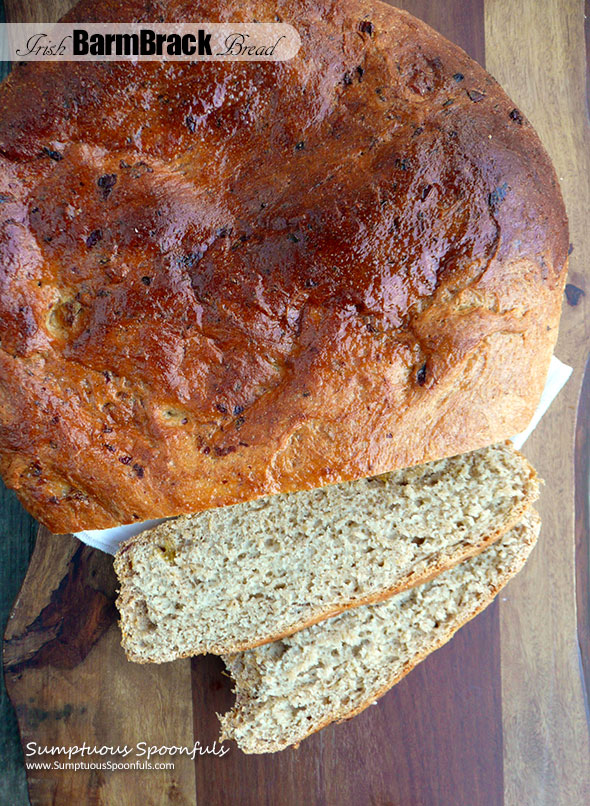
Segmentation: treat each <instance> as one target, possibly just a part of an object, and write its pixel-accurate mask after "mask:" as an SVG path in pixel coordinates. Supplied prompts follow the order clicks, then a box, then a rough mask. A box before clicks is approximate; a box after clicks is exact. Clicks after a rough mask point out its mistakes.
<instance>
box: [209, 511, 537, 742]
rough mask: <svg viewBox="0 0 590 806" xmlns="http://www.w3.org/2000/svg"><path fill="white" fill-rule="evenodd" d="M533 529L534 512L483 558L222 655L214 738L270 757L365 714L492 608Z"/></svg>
mask: <svg viewBox="0 0 590 806" xmlns="http://www.w3.org/2000/svg"><path fill="white" fill-rule="evenodd" d="M539 527H540V520H539V517H538V515H537V514H536V513H535V512H534V511H533V510H531V511H530V512H529V513H527V515H525V517H524V519H523V521H522V523H521V524H519V525H518V526H516V527H515V528H514V529H513V530H512V531H510V532H508V533H507V534H506V535H505V536H504V537H503V538H501V539H500V540H499V541H497V542H496V543H494V544H493V545H492V546H490V547H489V548H487V549H486V550H485V551H484V552H482V553H481V554H479V555H477V556H476V557H472V558H470V559H468V560H465V562H462V563H461V564H460V565H457V566H455V567H454V568H452V569H450V570H448V571H445V572H444V573H442V574H441V575H440V576H438V577H436V578H435V579H434V580H431V581H430V582H427V583H425V584H424V585H420V586H418V587H415V588H412V589H411V590H408V591H405V592H404V593H401V594H399V595H397V596H394V597H392V598H391V599H389V600H388V601H387V602H381V603H379V604H375V605H369V606H367V607H359V608H356V609H355V610H350V611H348V612H346V613H342V614H340V615H339V616H337V617H336V618H333V619H330V620H328V621H325V622H323V623H322V624H316V625H314V626H313V627H309V628H308V629H306V630H302V631H301V632H298V633H297V634H295V635H293V636H291V637H290V638H286V639H284V640H282V641H276V642H274V643H272V644H268V645H267V646H264V647H259V648H257V649H251V650H248V651H246V652H242V653H239V654H237V655H231V656H229V657H224V661H225V663H226V666H227V668H228V670H229V672H230V673H231V675H232V677H233V678H234V680H235V682H236V691H237V699H236V704H235V706H234V708H233V709H232V710H231V711H229V712H228V713H227V714H225V715H224V716H222V717H220V719H221V725H222V734H221V740H222V741H225V740H226V739H235V740H236V741H237V743H238V745H239V747H240V748H241V749H242V750H243V751H244V752H246V753H273V752H275V751H277V750H283V749H284V748H285V747H288V746H289V745H293V744H296V743H298V742H300V741H301V740H302V739H304V738H305V737H306V736H309V734H311V733H314V732H315V731H318V730H320V729H321V728H323V727H325V726H326V725H329V724H330V723H331V722H334V721H336V720H343V719H348V718H350V717H352V716H354V715H355V714H358V713H359V712H360V711H362V710H364V709H365V708H367V706H369V705H371V704H372V703H374V702H375V700H377V698H378V697H381V696H382V695H383V694H385V692H386V691H388V689H390V688H391V687H392V686H393V685H394V684H395V683H397V682H398V681H399V680H400V679H401V678H402V677H403V676H404V675H406V674H407V673H408V672H409V671H410V670H411V669H413V668H414V666H416V665H417V664H418V663H419V662H420V661H421V660H423V659H424V658H425V657H426V655H428V654H429V653H430V652H432V651H433V650H435V649H437V648H438V647H440V646H441V645H442V644H444V643H446V642H447V641H448V640H449V639H450V638H451V637H452V636H453V634H454V633H455V632H456V631H457V630H458V629H459V627H461V626H462V625H463V624H465V622H467V621H469V619H471V618H473V617H474V616H475V615H476V614H477V613H479V612H480V611H481V610H483V609H484V608H485V607H487V605H489V604H490V602H491V601H492V600H493V598H494V597H495V596H496V594H497V593H498V591H499V590H500V589H501V588H502V587H503V586H504V585H505V584H506V583H507V582H508V580H509V579H510V578H511V577H512V576H513V575H514V574H516V573H517V572H518V571H519V570H520V569H521V567H522V566H523V564H524V562H525V560H526V558H527V556H528V555H529V553H530V551H531V549H532V548H533V546H534V544H535V541H536V539H537V536H538V533H539Z"/></svg>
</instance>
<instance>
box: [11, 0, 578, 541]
mask: <svg viewBox="0 0 590 806" xmlns="http://www.w3.org/2000/svg"><path fill="white" fill-rule="evenodd" d="M197 11H198V13H199V14H200V16H201V17H202V18H205V19H210V20H215V19H223V20H229V19H231V20H232V21H233V22H240V21H247V20H252V19H258V20H262V19H272V20H274V19H275V15H277V14H279V16H280V18H281V19H282V20H283V21H285V22H288V23H290V24H291V25H292V26H293V27H294V28H296V29H297V30H298V31H299V32H300V35H301V40H302V47H301V50H300V51H299V53H298V54H297V55H296V56H295V57H294V58H293V59H291V60H290V61H288V62H280V63H279V62H258V63H256V64H252V63H248V62H215V63H211V62H177V63H174V64H171V63H166V62H163V63H159V62H141V63H129V62H100V61H99V62H74V63H70V62H67V63H61V62H35V63H30V64H19V65H16V66H15V69H14V70H13V71H12V73H11V74H10V76H9V77H8V78H7V80H6V81H5V82H3V84H2V85H1V86H0V109H1V110H2V114H1V115H0V474H1V476H2V478H3V479H4V482H5V483H6V485H7V486H8V487H11V488H12V489H14V490H16V493H17V495H18V496H19V499H20V500H21V502H22V503H23V504H24V506H25V507H26V508H27V509H28V510H29V511H30V512H31V513H32V514H33V515H34V516H35V517H36V518H37V519H38V520H39V521H41V522H42V523H44V524H45V525H46V526H48V527H49V528H50V529H51V530H52V531H53V532H62V533H63V532H77V531H80V530H82V529H100V528H106V527H110V526H117V525H119V524H122V523H136V522H141V521H145V520H148V519H151V518H164V517H174V516H177V515H181V514H186V513H193V512H199V511H204V510H208V509H212V508H215V507H221V506H228V505H232V504H237V503H241V502H245V501H251V500H254V499H257V498H261V497H264V496H268V495H273V494H278V493H286V492H295V491H299V490H308V489H314V488H317V487H322V486H325V485H328V484H335V483H340V482H344V481H352V480H354V479H359V478H365V477H367V476H373V475H378V474H381V473H385V472H389V471H391V470H397V469H399V468H403V467H409V466H410V465H417V464H424V463H426V462H429V461H433V460H436V459H441V458H444V457H446V456H453V455H456V454H458V453H464V452H466V451H471V450H475V449H477V448H481V447H483V446H485V445H490V444H492V443H495V442H500V441H501V440H504V439H509V438H510V437H512V436H513V435H514V434H517V433H519V432H520V431H522V430H523V429H524V428H525V427H526V426H527V425H528V423H529V422H530V419H531V417H532V415H533V413H534V411H535V409H536V407H537V405H538V402H539V399H540V396H541V392H542V389H543V386H544V383H545V379H546V376H547V370H548V367H549V361H550V357H551V354H552V351H553V347H554V345H555V341H556V338H557V330H558V322H559V316H560V311H561V303H562V297H563V287H564V283H565V274H566V270H567V269H566V263H567V250H568V245H569V238H568V230H567V221H566V216H565V208H564V205H563V200H562V198H561V194H560V190H559V183H558V180H557V176H556V174H555V171H554V169H553V167H552V165H551V162H550V160H549V158H548V156H547V154H546V152H545V150H544V149H543V146H542V144H541V142H540V140H539V138H538V136H537V135H536V133H535V131H534V129H533V128H532V126H531V125H530V123H529V122H528V120H527V119H526V116H525V115H524V114H523V113H522V112H521V111H519V110H518V109H516V108H515V104H514V102H513V101H511V100H510V99H509V98H508V97H507V95H506V94H505V93H504V91H503V90H502V89H501V88H500V87H499V86H498V84H497V82H496V81H494V79H493V78H492V76H490V75H489V74H488V73H486V72H485V70H484V69H483V68H482V67H481V66H480V65H478V64H477V63H476V62H475V61H473V60H472V59H470V58H469V57H468V56H467V55H466V54H465V53H464V52H463V51H462V50H461V49H460V48H458V47H457V46H456V45H454V44H452V43H451V42H449V41H447V40H446V39H444V38H443V37H442V36H440V35H439V34H438V33H436V32H435V31H433V30H432V29H431V28H429V27H428V26H427V25H425V24H424V23H422V22H421V21H419V20H418V19H415V18H414V17H412V16H410V15H409V14H407V13H405V12H403V11H400V10H398V9H396V8H393V7H391V6H389V5H386V4H385V3H380V2H375V1H374V0H338V2H335V0H305V2H299V0H272V2H270V0H250V2H248V3H245V4H244V3H242V2H237V0H223V2H222V0H206V1H205V2H203V3H198V4H196V5H195V3H192V2H187V0H149V1H148V0H83V2H81V3H79V4H78V5H77V6H76V7H75V8H74V9H73V10H72V11H71V12H69V14H68V18H69V19H70V20H75V21H77V22H83V21H84V20H92V21H95V22H109V21H111V20H112V19H117V20H120V21H121V22H128V21H139V22H142V21H145V20H151V19H155V18H157V19H159V20H161V21H162V22H173V21H179V22H182V21H192V20H194V18H195V14H197ZM369 22H370V25H369V24H368V23H369Z"/></svg>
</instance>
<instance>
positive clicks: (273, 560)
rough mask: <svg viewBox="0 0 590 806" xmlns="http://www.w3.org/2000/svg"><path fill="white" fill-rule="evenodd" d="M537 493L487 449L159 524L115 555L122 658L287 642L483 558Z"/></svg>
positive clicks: (528, 476) (507, 453)
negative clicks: (302, 631)
mask: <svg viewBox="0 0 590 806" xmlns="http://www.w3.org/2000/svg"><path fill="white" fill-rule="evenodd" d="M537 494H538V482H537V478H536V475H535V472H534V470H533V469H532V468H531V466H530V465H529V464H528V462H527V461H526V460H525V459H524V457H522V456H521V455H520V454H519V453H518V452H516V451H515V450H514V449H513V448H512V447H510V446H509V445H497V446H492V447H488V448H485V449H481V450H478V451H474V452H472V453H468V454H462V455H460V456H456V457H453V458H450V459H443V460H440V461H437V462H431V463H429V464H427V465H422V466H420V467H413V468H408V469H405V470H401V471H396V472H395V473H390V474H387V475H385V476H380V477H378V478H373V479H363V480H360V481H356V482H348V483H344V484H338V485H334V486H331V487H324V488H321V489H317V490H311V491H306V492H300V493H292V494H284V495H277V496H271V497H269V498H264V499H260V500H258V501H254V502H250V503H247V504H240V505H236V506H232V507H225V508H221V509H216V510H212V511H210V512H206V513H199V514H197V515H192V516H188V517H183V518H179V519H177V520H174V521H169V522H167V523H165V524H162V525H160V526H159V527H157V528H156V529H153V530H151V531H150V532H146V533H144V534H142V535H140V536H139V537H138V538H134V539H133V540H131V541H130V542H128V543H127V544H126V545H125V546H124V547H123V548H122V549H121V550H120V551H119V553H118V554H117V557H116V560H115V569H116V571H117V574H118V576H119V581H120V584H121V591H120V596H119V599H118V607H119V610H120V613H121V628H122V633H123V646H124V648H125V650H126V652H127V655H128V657H129V658H130V660H134V661H139V662H145V661H156V662H161V661H168V660H173V659H175V658H179V657H183V656H188V655H196V654H199V653H204V652H212V653H215V654H223V653H225V652H235V651H239V650H242V649H246V648H250V647H254V646H257V645H260V644H262V643H265V642H268V641H271V640H275V639H277V638H280V637H281V636H284V635H290V634H291V633H293V632H295V631H297V630H300V629H302V628H304V627H306V626H309V625H310V624H313V623H315V622H318V621H320V620H322V619H325V618H328V617H329V616H333V615H334V614H337V613H339V612H341V611H342V610H344V609H346V608H350V607H357V606H359V605H362V604H367V603H369V602H374V601H379V600H381V599H383V598H386V597H388V596H391V595H392V594H394V593H397V592H399V591H400V590H403V589H405V588H408V587H410V586H412V585H415V584H416V583H418V582H423V581H425V580H426V579H428V578H431V577H432V576H434V575H435V574H437V573H439V572H440V571H442V570H444V569H445V568H448V567H450V566H452V565H454V564H456V563H457V562H460V561H462V560H464V559H465V558H466V557H469V556H471V555H472V554H475V553H477V552H479V551H481V549H482V548H484V547H485V546H486V545H488V544H489V543H491V542H492V541H494V540H495V539H497V538H498V537H500V536H501V535H502V534H504V533H505V532H506V531H508V530H509V529H511V528H512V527H513V526H514V525H515V524H516V523H517V522H518V521H519V520H520V519H521V518H522V515H523V513H524V512H525V511H526V510H527V508H528V507H529V506H530V505H531V503H532V501H533V500H534V499H535V498H536V497H537Z"/></svg>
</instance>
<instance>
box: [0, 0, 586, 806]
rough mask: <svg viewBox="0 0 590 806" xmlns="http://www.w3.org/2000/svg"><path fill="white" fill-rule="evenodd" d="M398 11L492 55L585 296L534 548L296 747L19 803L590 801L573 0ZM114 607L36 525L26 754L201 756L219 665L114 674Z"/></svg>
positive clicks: (23, 625)
mask: <svg viewBox="0 0 590 806" xmlns="http://www.w3.org/2000/svg"><path fill="white" fill-rule="evenodd" d="M6 5H7V9H8V12H9V16H10V18H11V19H17V18H19V19H51V18H55V17H57V16H58V15H59V13H60V12H61V11H62V10H64V4H63V3H60V2H59V0H50V1H49V2H47V1H46V0H26V2H19V0H7V2H6ZM398 5H402V6H403V7H404V8H406V9H407V10H409V11H411V12H412V13H414V14H416V15H417V16H419V17H421V18H422V19H424V20H426V21H427V22H428V23H430V24H431V25H433V27H435V28H436V29H437V30H439V31H440V32H441V33H443V34H444V35H446V36H448V37H449V38H451V39H452V40H454V41H455V42H457V43H458V44H459V45H461V46H462V47H464V48H465V49H466V50H467V51H468V52H469V53H470V54H471V55H472V56H474V57H475V58H477V59H478V60H479V61H480V62H482V63H484V64H485V63H487V66H488V67H489V69H491V71H492V73H493V74H494V75H496V77H497V78H498V79H499V80H500V81H501V83H502V84H503V85H504V86H505V87H506V89H507V90H508V91H509V93H510V94H511V95H512V96H513V98H514V100H515V102H516V103H518V104H519V105H520V106H521V108H522V109H523V110H524V111H525V112H526V114H527V115H528V116H529V117H530V118H531V120H532V121H533V123H534V125H535V126H536V127H537V128H538V130H539V132H540V134H541V137H542V139H543V140H544V142H545V144H546V146H547V147H548V149H549V151H550V153H551V156H552V158H553V159H554V161H555V163H556V166H557V169H558V173H559V175H560V177H561V178H562V179H563V181H562V186H563V188H564V194H565V196H566V202H567V205H568V212H569V215H570V221H571V224H572V241H573V244H574V251H573V253H572V258H571V271H570V284H571V285H572V286H575V288H579V289H580V290H581V291H583V292H585V294H579V293H577V292H575V291H574V292H572V290H571V289H570V294H569V297H568V302H567V303H566V304H565V306H564V316H563V321H562V328H561V335H560V342H559V345H558V350H557V353H558V355H559V356H560V357H561V358H562V359H563V360H566V361H568V362H569V363H571V364H572V365H573V366H574V367H575V370H576V372H575V375H574V378H573V379H572V381H571V382H570V384H568V387H567V389H566V390H565V392H564V393H563V394H562V395H561V396H560V399H559V401H558V402H557V403H556V404H555V406H554V407H553V409H552V411H551V412H550V413H549V414H548V415H547V417H546V418H545V419H544V420H543V422H542V424H541V426H540V427H539V428H538V430H537V431H536V432H535V434H534V436H533V437H532V439H531V440H530V442H529V443H528V444H527V447H526V451H525V452H526V453H527V455H528V456H529V457H530V458H531V459H532V460H533V462H534V463H535V464H536V465H537V466H538V467H539V470H540V472H541V474H542V475H543V476H544V478H545V480H546V482H547V484H546V487H545V490H544V493H543V498H542V502H541V512H542V515H543V519H544V528H543V532H542V537H541V541H540V545H539V547H538V549H537V550H536V551H535V553H534V555H533V558H532V560H531V562H530V563H529V564H528V566H527V568H526V569H525V571H524V572H523V573H522V575H521V576H520V577H519V578H518V579H517V580H515V581H514V582H513V583H511V585H510V586H509V587H508V589H507V590H506V592H505V593H504V594H503V595H502V597H501V598H500V601H498V602H496V603H495V604H494V605H493V606H492V607H490V608H489V609H488V610H487V611H486V612H485V613H483V614H482V615H481V616H479V617H478V618H477V619H476V620H475V621H474V622H471V623H470V624H469V625H467V626H466V627H465V628H464V629H463V630H461V631H460V632H459V634H458V635H457V636H456V637H455V638H454V639H453V641H452V642H451V643H450V644H449V645H447V646H446V647H444V648H442V649H441V650H439V651H438V652H436V653H435V654H434V655H432V656H431V657H429V658H428V659H427V660H426V661H425V662H424V663H423V664H421V665H420V666H419V667H418V668H417V669H416V670H414V672H412V674H411V675H409V676H408V677H407V678H405V679H404V680H403V681H402V682H401V683H400V684H399V685H398V686H396V687H395V688H394V689H393V690H392V691H391V692H390V693H389V694H388V695H386V696H385V697H384V698H383V699H382V700H381V701H380V703H379V705H377V706H376V707H372V708H369V709H368V710H367V711H366V712H365V713H363V714H362V715H360V716H359V717H357V718H356V719H354V720H352V721H351V722H349V723H346V724H343V725H337V726H332V727H330V728H328V729H326V730H325V731H322V732H321V733H320V734H318V735H316V736H313V737H311V738H310V739H309V740H307V741H306V742H304V743H303V744H302V745H301V747H300V748H299V749H298V750H289V751H285V752H283V753H281V754H277V755H274V756H264V757H252V756H245V755H243V754H241V753H240V752H239V751H238V750H236V749H235V748H232V749H231V750H230V752H229V753H228V754H227V755H226V756H225V757H224V758H216V757H210V756H203V757H197V759H196V761H195V763H194V764H193V763H192V762H190V761H189V760H187V759H181V760H179V759H175V764H176V767H175V769H174V770H166V771H149V772H148V771H140V772H130V771H128V772H105V771H92V772H88V771H82V770H78V771H75V772H74V771H59V772H56V771H48V772H39V771H37V772H35V773H33V772H31V771H30V772H29V775H28V782H29V792H30V798H31V803H32V804H34V806H37V804H39V805H41V804H43V806H45V804H56V806H62V804H63V806H69V805H70V804H87V803H88V804H109V806H110V804H117V806H135V804H138V805H139V804H141V805H142V806H144V804H145V805H146V806H147V804H167V803H175V804H190V806H195V804H197V803H198V805H199V806H202V804H206V805H207V806H217V804H220V805H221V804H224V806H228V805H229V806H258V805H259V804H269V806H270V804H272V805H273V806H277V804H278V805H279V806H283V805H284V806H300V805H301V804H317V805H318V806H324V805H325V806H364V805H365V804H367V805H368V804H371V806H373V805H374V806H500V805H502V806H516V804H525V806H528V805H529V804H531V806H533V804H535V806H536V804H547V806H584V804H587V803H590V751H589V743H588V722H587V717H586V712H585V708H584V696H583V694H584V680H583V677H582V674H581V670H582V669H583V668H584V667H585V669H586V672H587V673H588V672H589V671H590V670H589V663H590V645H589V636H590V615H589V612H590V611H589V607H590V600H589V588H588V562H589V556H588V540H589V532H588V473H589V461H588V457H589V455H590V454H589V450H590V445H589V444H588V443H589V440H590V437H589V428H588V417H589V416H590V375H587V377H586V380H585V382H584V385H583V391H582V395H581V396H580V399H579V401H578V391H579V389H580V385H581V381H582V373H583V368H584V366H585V363H586V358H587V355H588V348H589V346H590V305H589V301H590V283H589V282H588V280H589V276H590V236H589V235H588V233H587V220H588V218H589V216H590V186H589V177H590V149H589V148H588V146H589V142H588V140H589V133H588V119H587V116H586V101H585V93H586V70H587V65H586V59H585V50H584V42H585V31H584V16H583V12H584V4H583V3H582V2H575V1H574V2H569V0H510V2H509V0H485V3H484V0H475V2H469V1H468V0H437V1H436V2H434V0H430V2H429V1H428V0H406V2H404V3H398ZM65 6H66V7H67V3H66V4H65ZM41 9H43V11H41ZM576 412H578V418H577V421H576ZM576 422H577V425H576ZM574 431H575V446H574ZM574 447H575V452H574ZM574 470H575V482H576V484H575V486H574ZM574 495H575V508H574ZM5 512H8V510H5ZM10 512H12V514H11V515H9V520H8V521H6V523H7V524H9V525H8V526H7V527H6V528H5V532H6V534H5V538H6V540H5V544H4V545H6V546H9V547H10V546H11V547H12V548H11V549H10V548H9V549H8V552H10V551H12V552H13V554H14V557H15V558H16V559H14V560H10V562H9V565H10V571H9V573H10V575H11V578H12V588H10V585H8V587H7V591H8V593H7V594H6V595H5V598H6V596H11V595H13V594H14V588H15V583H16V581H17V580H18V578H19V572H20V574H22V570H23V568H22V565H23V558H26V556H27V555H28V548H29V547H30V545H31V522H30V520H27V518H26V516H24V515H22V513H19V512H18V510H16V509H15V510H10ZM574 515H575V518H576V520H575V526H576V532H575V535H576V542H575V543H574ZM19 519H22V520H19ZM574 548H575V553H574ZM7 556H8V557H11V556H12V555H10V553H8V554H7ZM574 559H575V560H576V561H577V563H576V564H575V563H574ZM6 567H8V566H6ZM3 570H4V568H3ZM5 573H6V572H5ZM575 579H577V593H576V590H575V588H574V581H575ZM7 584H8V582H7ZM3 590H4V589H3ZM576 597H577V605H578V611H577V613H576V608H575V605H576ZM113 598H114V577H113V573H112V562H111V560H110V558H108V557H106V556H105V555H102V554H100V553H99V552H97V551H94V550H92V549H89V548H88V547H81V546H80V544H79V543H78V542H77V541H76V540H75V539H74V538H71V537H55V536H53V535H50V534H49V533H48V532H46V531H45V530H43V529H42V530H41V531H40V534H39V537H38V540H37V545H36V548H35V553H34V556H33V559H32V563H31V566H30V569H29V572H28V575H27V578H26V580H25V583H24V586H23V588H22V590H21V592H20V595H19V596H18V599H17V601H16V603H15V606H14V610H13V612H12V616H11V619H10V621H9V623H8V626H7V630H6V640H5V645H4V665H5V674H6V683H7V686H8V689H9V693H10V696H11V699H12V702H13V703H14V705H15V707H16V714H17V718H18V724H19V727H20V732H21V740H22V742H23V744H26V742H28V741H36V742H38V743H43V744H48V745H52V744H53V745H55V744H65V745H72V744H76V743H79V742H81V741H84V740H85V741H86V742H87V743H92V744H94V743H97V744H121V743H127V744H133V743H135V742H137V741H148V742H149V743H153V744H168V745H170V744H175V745H179V744H180V745H190V746H192V744H193V742H194V741H195V740H198V741H200V742H201V744H202V745H207V744H211V743H212V742H213V741H214V740H215V739H216V738H217V735H218V722H217V718H216V716H215V711H223V710H226V709H227V708H228V707H229V705H230V704H231V701H232V694H231V683H230V681H229V679H228V678H227V677H226V676H224V675H223V673H222V669H223V666H222V664H221V662H220V661H219V660H218V659H217V658H213V657H207V658H198V659H195V660H193V661H192V662H191V661H189V660H186V661H179V662H177V663H174V664H166V665H163V666H147V667H146V666H137V665H134V664H129V663H127V661H126V660H125V658H124V655H123V653H122V650H121V648H120V646H119V636H118V628H117V626H116V614H115V610H114V608H113ZM576 625H577V626H578V632H576ZM580 658H581V661H582V662H581V663H580ZM14 769H16V768H14ZM14 780H15V781H17V778H16V777H15V778H14ZM6 791H8V790H6ZM14 792H15V796H14V798H13V799H10V800H6V803H10V804H11V806H13V805H14V806H18V804H20V803H24V800H23V795H22V788H21V790H18V787H17V788H16V789H15V790H14ZM1 793H2V790H1V789H0V795H1Z"/></svg>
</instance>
